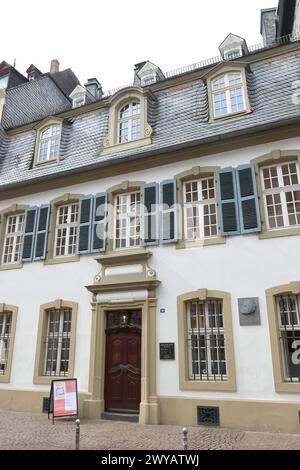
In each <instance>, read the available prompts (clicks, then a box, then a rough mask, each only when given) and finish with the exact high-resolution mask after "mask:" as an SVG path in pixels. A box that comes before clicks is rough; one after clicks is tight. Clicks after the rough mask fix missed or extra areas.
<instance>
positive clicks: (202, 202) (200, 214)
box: [183, 175, 219, 241]
mask: <svg viewBox="0 0 300 470" xmlns="http://www.w3.org/2000/svg"><path fill="white" fill-rule="evenodd" d="M210 179H212V180H213V181H214V186H213V188H209V187H208V189H207V191H209V190H211V189H213V190H214V196H215V197H214V198H212V199H210V198H209V199H204V198H203V191H204V189H203V182H204V181H207V184H208V180H210ZM193 183H197V192H198V201H191V202H186V196H187V188H186V185H187V184H193ZM183 204H184V236H185V239H186V240H187V241H193V240H203V239H206V238H215V237H218V234H219V233H218V214H217V199H216V187H215V178H214V176H213V175H212V176H207V177H205V178H200V179H193V180H188V181H185V182H184V183H183ZM212 204H214V205H215V215H216V229H217V232H216V234H215V235H208V236H207V235H205V234H204V227H205V225H204V206H210V205H212ZM194 207H196V208H197V216H196V217H197V219H198V225H199V232H200V236H199V237H196V236H194V237H193V238H189V237H188V224H187V219H188V217H187V210H188V209H190V208H194ZM209 217H210V215H209ZM209 227H212V225H209Z"/></svg>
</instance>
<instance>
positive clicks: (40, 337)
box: [33, 299, 78, 385]
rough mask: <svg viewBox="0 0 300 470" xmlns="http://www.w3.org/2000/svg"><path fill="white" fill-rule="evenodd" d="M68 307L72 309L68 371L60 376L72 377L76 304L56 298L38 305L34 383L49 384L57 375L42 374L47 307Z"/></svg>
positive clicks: (57, 377)
mask: <svg viewBox="0 0 300 470" xmlns="http://www.w3.org/2000/svg"><path fill="white" fill-rule="evenodd" d="M63 307H68V308H70V309H71V310H72V314H71V315H72V316H71V336H70V338H71V339H70V353H69V371H68V374H67V375H66V376H64V377H62V378H72V377H73V375H74V366H75V342H76V323H77V310H78V304H77V303H76V302H70V301H68V300H62V299H58V300H55V301H54V302H48V303H46V304H43V305H41V306H40V314H39V322H38V330H37V344H36V354H35V363H34V375H33V383H34V384H44V385H50V384H51V381H52V380H55V379H58V380H59V378H60V377H59V376H45V375H43V370H44V362H45V361H44V359H45V345H44V338H45V337H46V334H47V326H48V322H47V310H49V309H54V308H55V309H60V308H63Z"/></svg>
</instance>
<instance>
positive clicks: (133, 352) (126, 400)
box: [104, 328, 141, 413]
mask: <svg viewBox="0 0 300 470" xmlns="http://www.w3.org/2000/svg"><path fill="white" fill-rule="evenodd" d="M104 395H105V408H106V411H116V412H118V411H119V412H131V413H133V412H138V411H139V405H140V401H141V335H140V331H138V330H130V328H128V329H124V330H123V331H109V330H107V332H106V364H105V393H104Z"/></svg>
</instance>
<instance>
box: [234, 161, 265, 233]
mask: <svg viewBox="0 0 300 470" xmlns="http://www.w3.org/2000/svg"><path fill="white" fill-rule="evenodd" d="M236 172H237V190H238V198H239V211H240V223H241V232H242V233H251V232H260V230H261V220H260V212H259V204H258V196H257V188H256V178H255V169H254V166H253V165H240V166H238V167H237V169H236Z"/></svg>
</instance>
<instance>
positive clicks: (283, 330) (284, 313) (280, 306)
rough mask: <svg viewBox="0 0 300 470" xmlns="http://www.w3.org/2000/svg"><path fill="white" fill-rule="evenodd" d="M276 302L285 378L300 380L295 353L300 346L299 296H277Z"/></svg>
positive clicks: (287, 379)
mask: <svg viewBox="0 0 300 470" xmlns="http://www.w3.org/2000/svg"><path fill="white" fill-rule="evenodd" d="M276 303H277V314H278V324H279V341H280V344H281V355H282V361H283V370H284V379H285V381H290V382H294V381H296V382H300V365H299V363H298V362H299V361H298V356H297V353H296V355H295V352H296V351H297V349H298V348H299V346H300V312H299V296H296V295H281V296H277V298H276Z"/></svg>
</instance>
